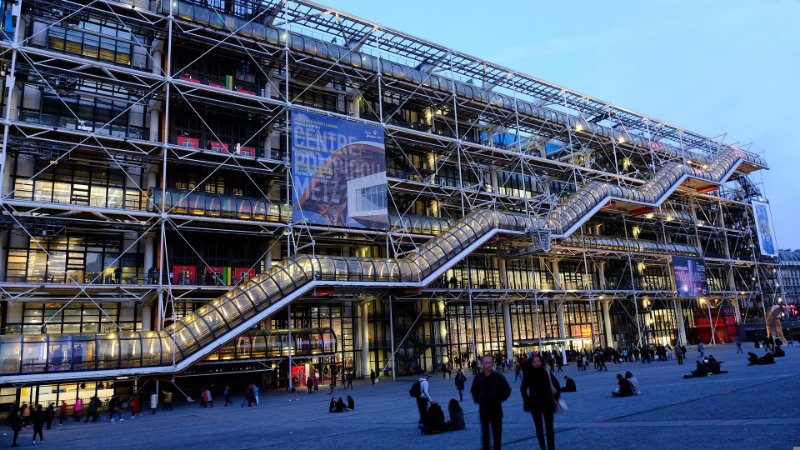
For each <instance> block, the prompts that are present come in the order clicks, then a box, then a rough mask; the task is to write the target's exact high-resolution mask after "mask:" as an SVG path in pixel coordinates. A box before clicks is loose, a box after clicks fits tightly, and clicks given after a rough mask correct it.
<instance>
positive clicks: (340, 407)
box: [336, 397, 347, 413]
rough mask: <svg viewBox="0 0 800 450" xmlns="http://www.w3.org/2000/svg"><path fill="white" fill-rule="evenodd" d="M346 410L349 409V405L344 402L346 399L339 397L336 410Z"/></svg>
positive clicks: (339, 411) (338, 411)
mask: <svg viewBox="0 0 800 450" xmlns="http://www.w3.org/2000/svg"><path fill="white" fill-rule="evenodd" d="M345 411H347V405H345V404H344V400H342V397H339V399H338V400H336V412H337V413H341V412H345Z"/></svg>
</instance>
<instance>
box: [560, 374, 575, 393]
mask: <svg viewBox="0 0 800 450" xmlns="http://www.w3.org/2000/svg"><path fill="white" fill-rule="evenodd" d="M577 391H578V387H577V386H576V385H575V380H573V379H572V378H570V377H568V376H566V375H564V387H563V388H561V392H577Z"/></svg>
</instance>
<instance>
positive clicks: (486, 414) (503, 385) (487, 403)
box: [470, 355, 511, 450]
mask: <svg viewBox="0 0 800 450" xmlns="http://www.w3.org/2000/svg"><path fill="white" fill-rule="evenodd" d="M481 362H482V363H483V371H482V372H481V373H479V374H478V375H477V376H476V377H475V379H473V380H472V387H471V388H470V393H472V399H473V400H475V403H477V404H478V412H479V416H480V419H481V442H482V444H483V448H484V449H489V448H493V449H495V450H497V449H499V448H500V446H501V442H502V440H503V402H504V401H506V399H508V397H509V396H510V395H511V386H509V385H508V381H507V380H506V377H505V376H503V375H501V374H499V373H497V372H495V371H494V357H493V356H488V355H487V356H484V357H483V360H482V361H481ZM490 426H491V434H492V446H491V447H490V446H489V427H490Z"/></svg>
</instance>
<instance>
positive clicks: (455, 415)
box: [447, 398, 467, 431]
mask: <svg viewBox="0 0 800 450" xmlns="http://www.w3.org/2000/svg"><path fill="white" fill-rule="evenodd" d="M447 410H448V412H449V413H450V421H449V422H447V429H448V430H450V431H457V430H463V429H465V428H467V425H466V424H465V423H464V410H463V409H461V405H459V404H458V400H456V399H454V398H451V399H450V403H448V404H447Z"/></svg>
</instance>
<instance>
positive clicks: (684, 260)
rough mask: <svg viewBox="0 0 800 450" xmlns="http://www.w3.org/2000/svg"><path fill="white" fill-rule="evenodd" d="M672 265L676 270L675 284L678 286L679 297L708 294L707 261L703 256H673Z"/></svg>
mask: <svg viewBox="0 0 800 450" xmlns="http://www.w3.org/2000/svg"><path fill="white" fill-rule="evenodd" d="M672 267H673V268H674V270H675V286H677V288H678V297H701V296H703V295H708V280H707V279H706V263H705V261H703V258H689V257H685V256H673V257H672Z"/></svg>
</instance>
